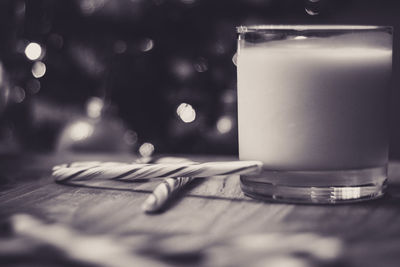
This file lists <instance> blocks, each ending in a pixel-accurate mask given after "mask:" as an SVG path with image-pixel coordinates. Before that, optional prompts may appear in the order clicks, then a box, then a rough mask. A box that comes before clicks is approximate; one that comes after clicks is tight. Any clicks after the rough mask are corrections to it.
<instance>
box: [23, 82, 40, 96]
mask: <svg viewBox="0 0 400 267" xmlns="http://www.w3.org/2000/svg"><path fill="white" fill-rule="evenodd" d="M26 89H27V91H28V92H29V93H31V94H37V93H38V92H39V90H40V82H39V80H37V79H30V80H29V81H28V82H27V83H26Z"/></svg>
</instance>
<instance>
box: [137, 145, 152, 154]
mask: <svg viewBox="0 0 400 267" xmlns="http://www.w3.org/2000/svg"><path fill="white" fill-rule="evenodd" d="M153 152H154V145H153V144H152V143H143V144H142V145H141V146H140V148H139V154H140V155H141V156H142V157H150V156H151V155H152V154H153Z"/></svg>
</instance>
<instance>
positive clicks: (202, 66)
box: [193, 57, 208, 72]
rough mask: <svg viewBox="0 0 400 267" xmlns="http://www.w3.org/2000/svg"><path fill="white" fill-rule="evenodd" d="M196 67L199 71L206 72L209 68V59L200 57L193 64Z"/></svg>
mask: <svg viewBox="0 0 400 267" xmlns="http://www.w3.org/2000/svg"><path fill="white" fill-rule="evenodd" d="M193 67H194V69H195V70H196V71H197V72H205V71H207V70H208V63H207V60H206V59H205V58H203V57H200V58H199V59H198V60H197V61H196V62H195V63H194V64H193Z"/></svg>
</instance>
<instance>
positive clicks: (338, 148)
mask: <svg viewBox="0 0 400 267" xmlns="http://www.w3.org/2000/svg"><path fill="white" fill-rule="evenodd" d="M371 34H374V35H376V36H370V35H371ZM371 37H373V38H371ZM369 40H375V41H374V42H370V41H369ZM390 45H391V39H390V36H389V34H385V33H374V32H372V33H362V34H355V33H354V34H347V35H339V36H334V37H329V38H305V37H301V38H299V37H297V38H295V37H293V38H289V39H288V40H283V41H270V42H267V43H263V44H256V45H242V46H241V47H240V50H239V51H238V67H237V71H238V119H239V154H240V158H241V159H243V160H250V159H251V160H262V161H263V162H264V163H265V166H266V168H269V169H276V170H329V169H331V170H335V169H336V170H337V169H357V168H366V167H376V166H381V165H385V164H386V163H387V152H388V129H387V120H388V118H387V117H388V106H387V105H388V80H389V77H390V74H391V59H392V53H391V49H390Z"/></svg>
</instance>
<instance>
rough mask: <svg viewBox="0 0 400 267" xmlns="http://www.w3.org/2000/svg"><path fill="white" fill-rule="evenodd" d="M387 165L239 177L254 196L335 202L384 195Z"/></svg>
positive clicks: (313, 201)
mask: <svg viewBox="0 0 400 267" xmlns="http://www.w3.org/2000/svg"><path fill="white" fill-rule="evenodd" d="M386 180H387V166H380V167H375V168H367V169H359V170H334V171H268V170H264V171H263V172H262V173H261V174H258V175H253V176H246V175H242V176H241V177H240V182H241V183H240V184H241V188H242V190H243V192H244V193H245V194H246V195H247V196H249V197H253V198H257V199H262V200H272V201H280V202H291V203H310V204H313V203H314V204H335V203H348V202H359V201H365V200H372V199H376V198H379V197H381V196H383V194H384V192H385V189H386Z"/></svg>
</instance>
